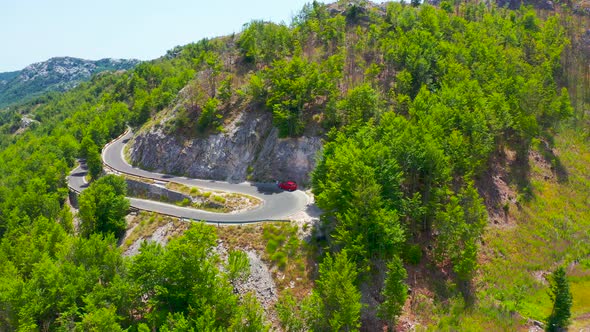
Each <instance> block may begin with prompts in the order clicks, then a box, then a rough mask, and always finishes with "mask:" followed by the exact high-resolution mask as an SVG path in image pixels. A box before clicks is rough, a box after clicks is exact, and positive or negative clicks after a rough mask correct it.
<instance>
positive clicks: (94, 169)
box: [86, 148, 102, 180]
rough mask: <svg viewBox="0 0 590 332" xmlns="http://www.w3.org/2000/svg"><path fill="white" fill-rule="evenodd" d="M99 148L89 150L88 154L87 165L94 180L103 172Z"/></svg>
mask: <svg viewBox="0 0 590 332" xmlns="http://www.w3.org/2000/svg"><path fill="white" fill-rule="evenodd" d="M97 149H98V148H97ZM97 149H91V150H89V151H88V153H87V155H86V166H87V167H88V174H89V175H90V178H91V179H92V180H96V179H98V178H99V176H100V174H101V173H102V157H101V155H100V152H98V150H97Z"/></svg>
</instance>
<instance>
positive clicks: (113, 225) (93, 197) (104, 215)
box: [79, 175, 129, 238]
mask: <svg viewBox="0 0 590 332" xmlns="http://www.w3.org/2000/svg"><path fill="white" fill-rule="evenodd" d="M126 194H127V183H126V182H125V180H124V179H123V178H122V177H118V176H115V175H107V176H105V177H102V178H100V179H99V180H97V181H95V182H93V183H92V184H91V185H90V186H89V187H88V189H86V190H84V191H83V192H82V194H80V212H79V215H80V233H81V234H82V235H84V236H86V237H88V236H90V235H91V234H93V233H103V234H108V233H113V234H114V235H115V236H116V237H117V238H120V237H121V236H122V235H123V233H124V232H125V227H126V224H125V216H126V215H127V212H128V210H129V200H128V199H127V198H125V195H126Z"/></svg>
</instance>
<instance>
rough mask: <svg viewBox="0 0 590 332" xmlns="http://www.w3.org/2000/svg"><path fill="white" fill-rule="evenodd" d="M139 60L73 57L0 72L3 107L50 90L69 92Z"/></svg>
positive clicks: (1, 105)
mask: <svg viewBox="0 0 590 332" xmlns="http://www.w3.org/2000/svg"><path fill="white" fill-rule="evenodd" d="M138 63H139V61H138V60H123V59H101V60H96V61H93V60H84V59H78V58H71V57H61V58H51V59H49V60H47V61H44V62H39V63H34V64H32V65H29V66H27V67H26V68H24V69H22V70H19V71H14V72H7V73H0V108H2V107H5V106H7V105H9V104H13V103H22V102H24V101H27V100H30V99H32V98H33V97H36V96H40V95H42V94H44V93H46V92H49V91H66V90H69V89H71V88H73V87H75V86H76V85H78V84H79V83H80V82H83V81H87V80H89V79H90V77H91V76H92V75H94V74H97V73H100V72H103V71H117V70H127V69H130V68H133V67H134V66H135V65H137V64H138Z"/></svg>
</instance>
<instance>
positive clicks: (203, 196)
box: [166, 182, 262, 213]
mask: <svg viewBox="0 0 590 332" xmlns="http://www.w3.org/2000/svg"><path fill="white" fill-rule="evenodd" d="M166 188H167V189H169V190H172V191H176V192H179V193H182V194H185V195H188V196H190V197H192V198H193V200H194V202H193V203H191V204H190V206H192V207H194V208H196V209H201V210H206V211H211V212H222V213H229V212H236V211H243V210H249V209H253V208H255V207H257V206H259V205H260V204H261V203H262V201H261V200H260V199H258V198H256V197H253V196H250V195H244V194H238V193H226V192H222V191H203V190H202V189H201V188H197V187H189V186H187V185H184V184H181V183H177V182H168V183H167V184H166Z"/></svg>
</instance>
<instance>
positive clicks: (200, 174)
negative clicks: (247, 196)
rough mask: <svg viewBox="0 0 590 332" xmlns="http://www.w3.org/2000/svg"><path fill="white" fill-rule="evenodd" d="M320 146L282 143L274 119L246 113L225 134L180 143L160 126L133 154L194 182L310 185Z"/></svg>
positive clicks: (304, 141) (306, 140)
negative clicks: (201, 180)
mask: <svg viewBox="0 0 590 332" xmlns="http://www.w3.org/2000/svg"><path fill="white" fill-rule="evenodd" d="M321 147H322V142H321V139H320V137H317V136H314V137H298V138H279V137H278V131H277V129H276V128H274V127H273V126H272V116H271V115H270V114H269V113H265V112H255V111H244V112H242V113H240V114H239V115H238V116H237V117H236V118H235V119H234V120H233V121H232V123H231V124H229V125H228V126H226V132H225V133H218V134H213V135H210V136H208V137H199V138H190V139H187V138H182V137H174V136H171V135H166V134H165V132H164V129H163V126H161V125H156V126H154V127H152V128H150V129H149V130H147V131H145V132H141V133H139V135H138V136H137V137H136V138H135V139H134V142H133V143H132V147H131V150H130V155H131V161H132V162H133V163H134V164H137V165H139V166H141V167H144V168H148V169H152V170H156V171H158V172H163V173H168V174H179V175H185V176H189V177H193V178H202V179H213V180H225V181H231V182H241V181H245V180H247V179H250V180H253V181H274V180H286V179H289V180H294V181H297V182H299V183H301V184H306V183H308V182H309V177H310V172H311V171H312V170H313V168H314V167H315V164H316V156H317V154H318V151H319V150H320V149H321Z"/></svg>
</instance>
